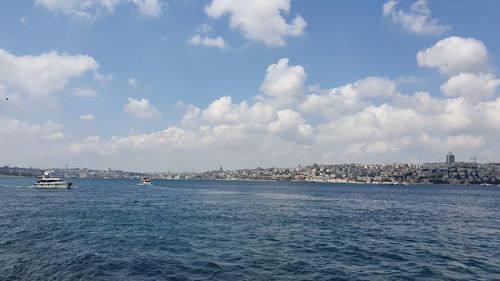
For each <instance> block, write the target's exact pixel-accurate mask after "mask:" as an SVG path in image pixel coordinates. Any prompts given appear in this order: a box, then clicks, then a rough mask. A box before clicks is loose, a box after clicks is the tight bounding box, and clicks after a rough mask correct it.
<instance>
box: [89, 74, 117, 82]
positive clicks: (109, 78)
mask: <svg viewBox="0 0 500 281" xmlns="http://www.w3.org/2000/svg"><path fill="white" fill-rule="evenodd" d="M94 79H96V80H97V81H99V82H101V83H106V82H109V81H112V80H113V75H111V74H107V75H105V74H101V73H99V72H98V71H94Z"/></svg>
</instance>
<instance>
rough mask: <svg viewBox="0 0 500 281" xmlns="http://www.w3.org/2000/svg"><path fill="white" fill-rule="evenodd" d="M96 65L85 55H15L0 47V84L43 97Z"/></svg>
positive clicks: (95, 68) (53, 53) (97, 65)
mask: <svg viewBox="0 0 500 281" xmlns="http://www.w3.org/2000/svg"><path fill="white" fill-rule="evenodd" d="M98 68H99V64H98V63H97V62H96V61H95V60H94V59H93V58H92V57H89V56H85V55H68V54H59V53H57V52H54V51H52V52H49V53H44V54H41V55H37V56H32V55H25V56H15V55H13V54H11V53H9V52H7V51H5V50H2V49H0V83H4V84H5V85H6V86H7V87H8V88H12V89H16V90H21V91H23V92H26V93H28V94H29V95H30V96H32V97H47V96H49V95H51V94H53V93H55V92H57V91H60V90H62V89H63V88H64V87H65V86H66V85H67V84H68V82H69V80H70V79H74V78H77V77H80V76H82V75H83V74H84V73H86V72H88V71H96V70H97V69H98Z"/></svg>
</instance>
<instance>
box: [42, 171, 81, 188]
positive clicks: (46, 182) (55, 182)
mask: <svg viewBox="0 0 500 281" xmlns="http://www.w3.org/2000/svg"><path fill="white" fill-rule="evenodd" d="M71 184H72V183H71V182H67V181H63V180H62V179H60V178H58V177H55V176H52V174H51V173H50V172H49V171H46V172H44V173H43V175H42V176H38V177H37V178H36V182H35V184H34V185H33V187H34V188H40V189H54V188H62V189H69V188H71Z"/></svg>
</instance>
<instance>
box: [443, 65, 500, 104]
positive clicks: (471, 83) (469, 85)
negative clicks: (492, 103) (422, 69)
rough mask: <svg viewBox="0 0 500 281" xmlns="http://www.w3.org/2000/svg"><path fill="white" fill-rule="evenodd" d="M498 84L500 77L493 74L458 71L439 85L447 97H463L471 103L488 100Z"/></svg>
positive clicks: (499, 83)
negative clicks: (497, 77)
mask: <svg viewBox="0 0 500 281" xmlns="http://www.w3.org/2000/svg"><path fill="white" fill-rule="evenodd" d="M499 86H500V79H495V76H493V74H483V73H480V74H473V73H463V72H462V73H459V74H457V75H455V76H452V77H450V79H448V81H447V82H446V83H444V84H443V85H442V86H441V88H440V89H441V91H442V92H443V93H444V94H445V95H446V96H448V97H463V98H465V99H467V100H468V101H471V102H473V103H476V102H479V101H484V100H490V99H491V98H492V97H493V96H494V94H495V93H496V90H497V88H498V87H499Z"/></svg>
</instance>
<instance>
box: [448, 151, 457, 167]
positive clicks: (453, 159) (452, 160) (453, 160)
mask: <svg viewBox="0 0 500 281" xmlns="http://www.w3.org/2000/svg"><path fill="white" fill-rule="evenodd" d="M453 163H455V155H453V153H451V152H448V154H447V155H446V164H448V165H452V164H453Z"/></svg>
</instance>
